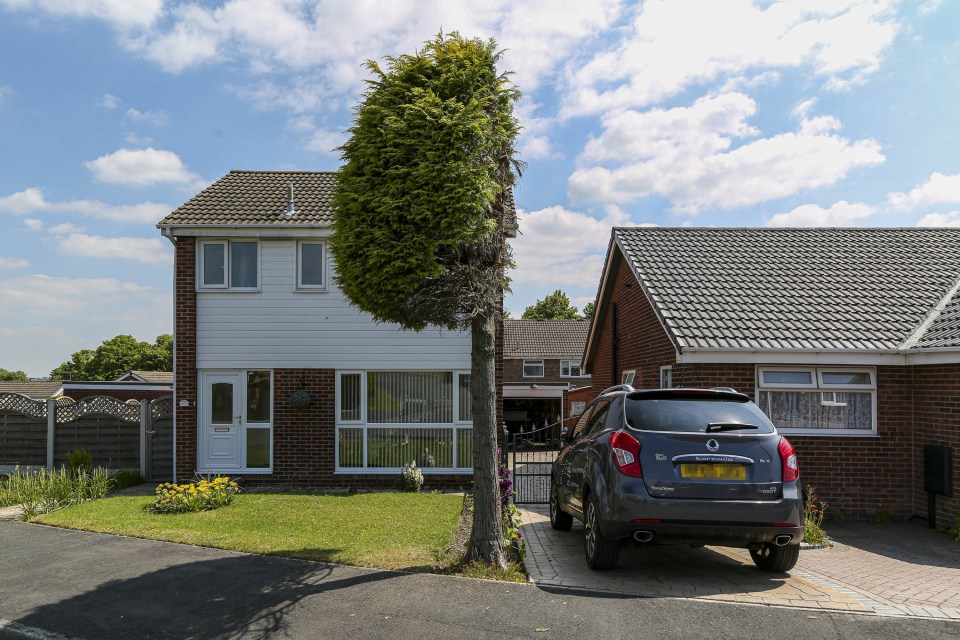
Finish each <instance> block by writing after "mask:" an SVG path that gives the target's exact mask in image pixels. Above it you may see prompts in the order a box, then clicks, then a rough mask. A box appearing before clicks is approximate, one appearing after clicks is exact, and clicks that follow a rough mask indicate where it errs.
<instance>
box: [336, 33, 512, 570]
mask: <svg viewBox="0 0 960 640" xmlns="http://www.w3.org/2000/svg"><path fill="white" fill-rule="evenodd" d="M499 61H500V53H499V52H498V51H497V50H496V43H495V42H494V41H493V40H489V41H486V42H484V41H482V40H479V39H465V38H463V37H461V36H460V35H459V34H457V33H453V34H449V35H443V34H441V35H439V36H437V37H436V38H435V39H433V40H431V41H429V42H427V43H426V44H425V45H424V47H423V49H422V50H420V51H418V52H416V53H415V54H413V55H403V56H400V57H397V58H387V65H386V66H387V69H386V70H383V69H381V67H380V65H379V64H377V62H375V61H372V60H371V61H367V63H366V66H367V69H368V70H369V71H370V73H371V74H372V75H373V78H372V79H371V80H368V81H367V86H368V88H367V91H366V92H365V93H364V95H363V99H362V101H361V103H360V104H359V105H358V106H357V108H356V112H355V116H354V121H353V125H352V127H351V128H350V139H349V140H348V141H347V142H346V143H345V144H344V145H343V146H342V147H340V151H341V154H342V158H343V160H344V166H343V167H341V170H340V172H339V173H338V175H337V191H336V195H335V196H334V236H333V238H332V240H331V251H332V253H333V256H334V258H335V259H336V263H337V273H338V276H337V282H338V284H339V286H340V288H341V289H342V291H343V293H344V294H345V295H346V296H347V297H348V298H349V299H350V301H351V302H352V303H353V304H354V305H356V306H357V307H358V308H359V309H361V310H362V311H365V312H367V313H369V314H371V315H372V316H373V317H374V318H375V319H376V320H379V321H383V322H395V323H398V324H400V325H401V326H403V327H405V328H407V329H413V330H417V331H419V330H422V329H424V328H425V327H427V326H428V325H435V326H442V327H448V328H451V329H454V328H460V329H466V330H470V332H471V336H472V338H471V340H472V348H471V367H470V370H471V385H472V390H471V398H472V402H473V434H474V459H473V468H474V475H473V483H474V517H473V530H472V532H471V537H470V546H469V549H468V557H469V558H470V559H473V560H480V561H483V562H487V563H491V564H494V565H497V566H500V567H503V566H505V565H506V563H505V560H504V555H503V530H502V515H501V509H500V499H499V487H498V481H497V460H496V439H497V425H496V387H495V377H494V371H495V355H496V352H495V342H496V340H495V338H496V326H497V324H496V323H497V321H498V320H499V319H500V317H501V313H502V307H503V290H504V287H505V286H506V282H505V275H504V271H505V269H506V267H507V266H508V265H509V264H510V250H509V247H508V245H507V244H506V242H505V239H504V229H503V222H504V201H505V198H504V196H505V194H506V193H507V191H508V190H509V189H510V188H511V186H512V185H513V183H514V180H515V176H516V175H517V174H519V172H520V169H521V165H520V163H519V162H517V161H516V160H514V153H515V148H514V147H515V143H516V139H517V134H518V132H519V125H518V123H517V120H516V118H514V116H513V104H514V102H515V101H516V100H518V99H519V97H520V93H519V91H518V90H517V89H516V88H515V87H514V86H513V84H512V83H511V82H510V81H509V79H508V77H507V75H506V74H501V73H499V72H498V71H497V63H498V62H499Z"/></svg>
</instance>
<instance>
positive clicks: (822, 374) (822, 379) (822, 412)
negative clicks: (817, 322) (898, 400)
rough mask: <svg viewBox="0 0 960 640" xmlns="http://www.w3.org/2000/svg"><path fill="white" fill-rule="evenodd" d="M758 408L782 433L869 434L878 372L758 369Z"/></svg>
mask: <svg viewBox="0 0 960 640" xmlns="http://www.w3.org/2000/svg"><path fill="white" fill-rule="evenodd" d="M757 405H759V407H760V408H761V409H762V410H763V412H764V413H765V414H767V417H769V418H770V420H772V421H773V423H774V424H775V425H777V429H779V430H780V431H783V432H785V433H788V434H789V433H797V434H817V435H873V434H875V433H876V432H877V372H876V370H875V369H861V368H839V367H837V368H819V367H809V368H807V367H783V368H780V367H759V368H758V369H757Z"/></svg>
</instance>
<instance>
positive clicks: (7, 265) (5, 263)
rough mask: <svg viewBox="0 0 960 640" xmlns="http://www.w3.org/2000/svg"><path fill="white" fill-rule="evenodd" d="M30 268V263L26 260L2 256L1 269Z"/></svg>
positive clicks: (0, 259) (0, 260) (0, 258)
mask: <svg viewBox="0 0 960 640" xmlns="http://www.w3.org/2000/svg"><path fill="white" fill-rule="evenodd" d="M29 266H30V261H29V260H27V259H26V258H11V257H9V256H0V269H26V268H27V267H29Z"/></svg>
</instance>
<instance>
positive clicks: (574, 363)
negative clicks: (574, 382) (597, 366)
mask: <svg viewBox="0 0 960 640" xmlns="http://www.w3.org/2000/svg"><path fill="white" fill-rule="evenodd" d="M582 375H583V372H582V371H581V370H580V361H579V360H561V361H560V377H561V378H579V377H580V376H582Z"/></svg>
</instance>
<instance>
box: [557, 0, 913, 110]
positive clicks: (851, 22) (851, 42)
mask: <svg viewBox="0 0 960 640" xmlns="http://www.w3.org/2000/svg"><path fill="white" fill-rule="evenodd" d="M891 6H892V2H891V0H830V1H826V0H818V1H817V2H804V3H799V2H787V1H781V2H765V3H756V2H753V1H752V0H725V1H724V2H704V1H700V0H646V1H645V2H644V3H643V4H642V5H641V6H640V7H639V8H638V9H637V10H636V11H637V13H636V18H635V20H634V21H633V23H632V25H631V26H630V29H629V31H628V32H626V33H625V34H624V37H623V38H622V40H621V41H620V42H619V43H618V44H617V45H615V46H613V47H611V48H610V49H608V50H606V51H603V52H601V53H599V54H597V55H595V56H594V57H593V58H592V59H591V60H589V61H588V62H587V63H586V64H581V63H580V62H579V61H576V62H574V63H571V64H570V69H569V71H568V76H569V77H568V83H569V86H570V91H569V93H568V94H567V96H566V98H565V103H564V107H563V109H562V114H563V116H564V117H570V116H575V115H584V114H589V113H598V112H605V111H609V110H610V109H615V108H628V107H635V106H647V105H651V104H656V103H658V102H660V101H662V100H664V99H665V98H668V97H670V96H674V95H677V94H678V93H680V92H681V91H684V90H685V89H688V88H690V87H691V86H695V85H697V84H702V83H714V82H717V81H723V80H725V79H729V78H735V79H742V78H743V77H745V76H749V75H750V74H755V73H760V74H762V73H763V72H766V71H777V70H782V69H798V68H804V69H809V71H810V72H811V73H812V74H813V75H814V76H815V77H819V78H821V79H823V80H824V81H825V85H826V86H827V87H829V88H834V89H839V88H843V87H846V86H849V85H850V84H854V83H858V82H862V81H863V79H864V78H865V77H866V76H868V75H869V74H871V73H873V72H874V71H876V69H877V68H878V66H879V63H880V60H881V57H882V55H883V53H884V51H885V50H886V49H887V47H888V46H889V45H890V43H891V42H892V41H893V38H894V37H895V35H896V33H897V29H898V26H897V24H896V23H895V22H894V19H893V17H892V11H891V10H890V8H891Z"/></svg>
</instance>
